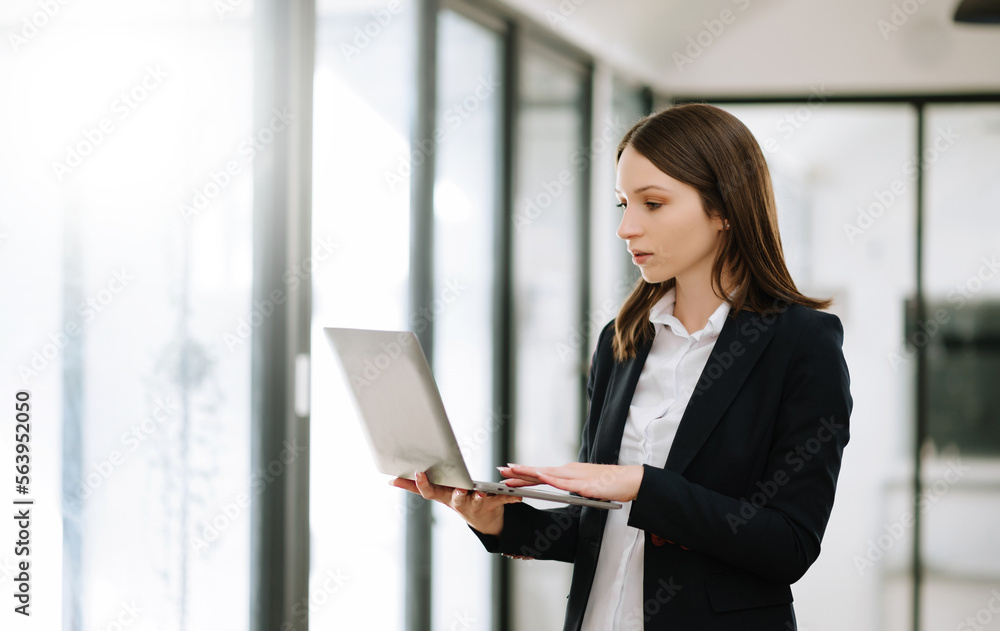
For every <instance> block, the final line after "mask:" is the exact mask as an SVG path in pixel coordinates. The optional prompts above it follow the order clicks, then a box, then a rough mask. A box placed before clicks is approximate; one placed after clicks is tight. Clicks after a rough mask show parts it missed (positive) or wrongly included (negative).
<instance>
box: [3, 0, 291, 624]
mask: <svg viewBox="0 0 1000 631" xmlns="http://www.w3.org/2000/svg"><path fill="white" fill-rule="evenodd" d="M44 4H45V6H44V7H43V6H41V5H37V4H25V3H19V7H21V9H19V10H18V12H14V11H11V12H7V11H5V12H4V16H3V22H4V24H3V26H4V28H3V31H4V32H5V33H22V27H23V26H24V24H25V23H26V22H27V21H28V20H29V19H34V20H35V22H34V23H35V25H36V26H37V28H35V29H28V30H27V31H24V32H26V33H28V37H26V38H25V39H24V41H23V42H20V43H19V50H18V51H16V52H17V55H16V56H12V55H9V54H7V55H3V56H2V57H0V80H2V81H3V84H4V85H6V86H14V88H12V89H8V90H7V92H6V94H5V96H4V98H3V99H2V100H0V118H2V119H3V120H4V121H7V122H8V123H11V122H13V121H16V124H5V125H3V126H2V127H0V144H2V146H3V147H4V151H3V152H0V206H2V207H3V208H4V211H3V214H2V218H0V233H3V235H4V236H3V237H0V260H2V261H3V263H2V264H0V279H2V280H0V284H2V286H3V287H4V288H5V290H6V291H7V292H14V293H9V295H16V296H17V299H16V300H5V301H3V303H2V305H0V320H2V321H3V323H4V330H5V335H3V336H0V354H2V356H3V357H4V358H10V359H12V360H13V361H14V365H15V366H16V367H18V368H17V370H18V372H16V373H12V375H11V376H9V377H5V378H4V383H5V387H4V388H3V392H5V393H13V392H14V391H15V390H17V389H22V388H23V389H27V390H30V391H31V396H32V401H33V403H34V410H35V413H34V426H33V432H32V444H33V446H34V449H35V450H36V452H35V454H36V456H37V460H36V461H35V466H36V468H35V470H34V476H33V478H32V488H31V490H30V494H31V495H32V496H33V497H34V499H35V500H36V510H37V513H36V515H37V516H38V520H37V521H36V522H34V523H33V525H32V536H33V538H35V539H36V541H37V542H40V543H45V544H48V545H41V544H40V543H39V545H36V546H34V547H33V548H32V559H31V561H32V567H33V570H34V571H33V576H34V577H35V580H36V581H42V583H39V584H38V585H45V591H44V592H42V593H44V596H43V597H42V599H41V600H38V599H37V598H38V596H36V600H34V602H33V603H32V604H33V607H32V620H34V621H35V622H36V623H37V626H38V628H46V629H57V628H60V627H62V628H67V629H97V628H102V629H103V628H105V627H107V626H108V625H109V624H111V625H114V624H117V622H116V620H117V621H121V620H124V619H132V620H133V621H135V622H136V625H137V627H136V628H138V627H140V626H141V627H148V628H152V627H153V626H156V625H160V626H162V627H165V628H174V629H194V628H199V629H201V628H204V629H212V628H238V629H240V628H247V627H248V624H249V619H248V616H249V611H250V605H249V581H248V580H245V577H247V576H248V575H249V555H248V553H247V550H248V549H249V545H250V543H249V500H250V497H251V495H252V493H253V479H254V478H253V475H252V474H251V472H250V462H249V458H250V433H249V428H250V409H249V405H250V392H249V383H250V342H249V332H250V327H252V322H253V320H254V318H255V317H261V316H260V315H259V314H255V312H254V307H253V305H251V298H250V292H251V271H252V265H251V263H252V261H251V252H252V248H251V192H252V175H251V174H252V162H251V160H252V155H253V153H252V150H251V149H250V147H251V146H252V144H250V143H251V140H250V139H251V138H256V139H258V140H259V136H258V135H257V132H258V130H255V129H254V128H253V127H252V113H253V108H252V70H253V65H252V64H253V61H252V60H253V56H254V55H253V49H252V34H253V28H252V23H251V18H250V16H251V14H252V11H251V9H252V3H246V4H245V5H244V6H242V7H240V8H239V9H237V10H234V11H232V12H230V13H227V14H225V15H221V16H220V15H218V14H217V13H216V12H215V11H214V10H213V9H212V6H211V5H210V4H208V3H203V4H200V5H196V4H191V3H175V2H167V1H156V2H143V3H124V4H123V3H114V4H113V6H109V5H108V4H107V3H97V4H94V3H81V4H78V5H72V6H68V5H67V6H62V4H61V3H44ZM5 8H6V7H5ZM43 8H44V9H45V10H46V11H49V9H51V10H52V11H55V12H56V13H55V14H53V15H50V16H49V19H46V20H44V21H42V20H38V19H37V17H33V16H38V15H41V16H43V17H44V16H45V15H46V14H45V13H43V11H42V9H43ZM20 10H23V11H24V13H23V14H21V13H20V12H19V11H20ZM22 20H24V21H22ZM40 22H41V23H40ZM6 39H7V38H5V40H6ZM123 51H127V52H125V53H123ZM281 124H282V123H281V122H280V121H278V122H277V123H276V125H278V126H280V125H281ZM268 133H280V132H272V131H271V130H268ZM255 150H257V151H267V150H268V148H267V146H266V143H258V144H257V146H256V149H255ZM12 332H16V334H11V333H12ZM22 367H23V370H21V368H22ZM14 375H16V377H14ZM60 511H61V513H62V515H61V517H62V523H61V524H60V523H59V521H58V520H59V513H60ZM53 544H54V545H53ZM60 544H61V545H60ZM60 555H61V560H60ZM11 560H13V557H11ZM60 574H62V618H61V619H60V607H58V606H53V605H52V603H51V602H49V603H48V604H47V605H46V604H44V603H45V602H46V599H47V598H59V587H58V583H56V582H54V580H55V579H54V577H57V576H59V575H60ZM43 577H48V578H43ZM233 577H237V578H239V577H244V580H233ZM133 603H134V606H135V607H136V608H139V609H141V610H142V611H141V612H136V613H135V614H133V613H132V612H130V610H129V608H130V607H132V605H133ZM133 615H135V616H137V617H132V616H133Z"/></svg>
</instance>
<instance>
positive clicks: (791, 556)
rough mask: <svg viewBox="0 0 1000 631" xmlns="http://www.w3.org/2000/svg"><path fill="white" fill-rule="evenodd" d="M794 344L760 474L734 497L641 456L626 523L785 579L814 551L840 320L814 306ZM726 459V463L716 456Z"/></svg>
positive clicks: (841, 415)
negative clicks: (639, 476)
mask: <svg viewBox="0 0 1000 631" xmlns="http://www.w3.org/2000/svg"><path fill="white" fill-rule="evenodd" d="M814 314H816V316H815V317H812V318H809V319H808V320H807V322H806V324H805V325H804V326H803V328H802V332H801V334H800V336H799V339H798V341H797V342H796V345H795V348H794V350H793V352H792V356H791V363H790V365H789V368H788V372H787V375H786V377H785V385H784V391H783V393H782V398H781V403H780V406H779V412H778V416H777V418H776V420H775V428H774V436H773V440H772V442H771V445H770V451H769V453H768V454H767V458H766V461H765V462H766V464H765V467H764V474H763V476H762V478H761V479H760V480H758V481H754V485H753V490H754V492H752V493H748V496H749V497H750V499H749V500H747V499H737V498H733V497H730V496H728V495H724V494H721V493H718V492H716V491H712V490H709V489H707V488H705V487H703V486H700V485H698V484H695V483H692V482H690V481H688V480H687V479H685V478H684V477H682V476H681V475H680V474H678V473H676V472H673V471H668V470H665V469H662V468H657V467H651V466H649V465H643V467H644V469H645V470H644V471H643V478H642V482H641V484H640V487H639V491H638V494H637V496H636V499H635V500H633V502H632V508H631V511H630V515H629V520H628V524H629V525H630V526H633V527H635V528H640V529H642V530H648V531H651V532H653V533H656V534H657V535H659V536H662V537H664V538H666V539H668V540H670V541H672V542H675V543H677V544H679V545H682V546H684V547H687V548H689V549H690V550H693V551H698V552H702V553H704V554H708V555H711V556H713V557H715V558H717V559H719V560H722V561H724V562H726V563H729V564H731V565H733V566H736V567H740V568H742V569H745V570H748V571H750V572H753V573H755V574H757V575H759V576H762V577H764V578H767V579H770V580H774V581H780V582H783V583H787V584H791V583H794V582H795V581H797V580H798V579H799V578H800V577H802V575H803V574H805V571H806V570H807V569H808V568H809V566H810V565H812V563H813V561H815V560H816V558H817V556H818V555H819V551H820V541H821V540H822V538H823V533H824V531H825V529H826V524H827V521H828V520H829V517H830V512H831V510H832V508H833V500H834V492H835V490H836V486H837V477H838V475H839V473H840V464H841V458H842V455H843V450H844V446H845V445H846V444H847V442H848V438H849V430H848V425H849V423H848V421H849V417H850V414H851V410H852V407H853V399H852V397H851V393H850V377H849V374H848V370H847V363H846V361H845V359H844V355H843V351H842V345H843V338H844V329H843V326H842V324H841V322H840V319H839V318H838V317H837V316H835V315H833V314H829V313H824V312H820V311H815V312H814ZM719 466H722V467H724V466H725V463H719Z"/></svg>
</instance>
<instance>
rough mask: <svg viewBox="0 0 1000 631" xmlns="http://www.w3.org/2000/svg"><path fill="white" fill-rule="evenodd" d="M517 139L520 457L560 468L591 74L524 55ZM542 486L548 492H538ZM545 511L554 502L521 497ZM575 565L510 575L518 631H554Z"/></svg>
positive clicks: (572, 442)
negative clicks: (586, 103)
mask: <svg viewBox="0 0 1000 631" xmlns="http://www.w3.org/2000/svg"><path fill="white" fill-rule="evenodd" d="M520 72H521V85H520V101H519V110H518V117H519V118H518V129H517V136H516V147H517V149H516V151H517V158H516V166H515V194H514V208H513V209H512V211H513V217H512V220H513V222H514V303H515V313H514V323H515V338H516V342H515V343H516V355H515V357H516V371H517V374H516V380H515V383H516V395H515V396H516V404H515V409H516V419H517V431H516V432H515V441H514V443H515V444H514V452H515V455H514V458H515V461H516V462H521V463H524V464H539V465H559V464H563V463H566V462H573V461H575V460H576V458H577V455H578V452H579V448H580V426H581V420H580V419H581V414H582V413H583V411H582V410H581V409H580V407H581V406H580V399H581V380H580V364H579V361H578V359H579V355H580V351H579V350H578V349H579V344H576V345H575V346H574V345H573V344H572V339H573V334H574V332H579V331H580V328H581V323H582V322H583V319H582V316H583V314H582V313H581V311H582V310H581V308H580V301H581V294H580V288H581V279H582V278H585V276H586V271H585V262H584V261H581V260H580V255H579V252H580V244H581V242H582V240H583V239H584V235H583V234H582V221H581V217H582V214H583V213H584V212H587V210H586V209H583V208H582V207H581V195H580V191H581V190H583V189H582V187H583V186H587V185H588V184H587V183H588V182H589V180H588V170H587V169H586V168H584V166H583V165H582V164H581V156H583V155H586V152H587V151H588V148H587V147H586V146H585V144H584V142H583V136H582V131H583V129H584V125H585V124H589V121H584V119H583V112H584V111H585V110H584V108H583V107H582V104H583V99H585V98H586V97H587V95H586V92H585V85H586V83H585V79H586V74H585V72H584V70H583V68H579V67H576V66H574V65H571V64H570V63H569V62H567V61H566V60H564V59H562V58H560V57H556V56H555V55H553V54H552V53H550V52H549V51H547V50H546V49H543V48H541V47H537V46H531V45H529V46H526V47H525V50H524V53H523V56H522V58H521V66H520ZM539 488H547V487H544V486H541V487H539ZM525 501H527V502H529V503H535V505H537V506H539V507H542V508H552V507H553V504H551V503H546V502H537V501H535V500H525ZM571 570H572V568H571V566H569V565H566V564H555V563H544V562H539V561H527V562H524V563H518V564H517V565H516V566H515V567H514V570H513V572H512V574H513V577H514V586H515V587H514V598H515V620H516V625H517V628H519V629H539V628H558V627H559V626H560V625H561V624H562V621H563V618H564V615H565V599H564V598H563V597H564V596H565V595H566V593H568V591H569V578H570V573H571Z"/></svg>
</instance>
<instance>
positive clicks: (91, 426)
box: [0, 0, 1000, 631]
mask: <svg viewBox="0 0 1000 631" xmlns="http://www.w3.org/2000/svg"><path fill="white" fill-rule="evenodd" d="M960 4H962V3H960V2H959V1H958V0H843V1H841V2H836V3H831V2H815V1H811V2H793V1H791V0H702V1H699V2H693V1H684V0H666V1H663V2H653V1H651V0H622V1H620V2H614V3H611V2H598V1H595V0H502V1H501V0H484V1H480V2H475V1H473V0H413V1H407V0H141V1H139V2H125V1H123V0H93V1H91V2H69V1H68V0H23V1H22V0H17V1H11V2H4V3H3V4H2V6H0V26H2V28H0V31H2V32H4V34H5V37H4V42H3V43H2V44H0V48H3V52H2V53H0V85H3V86H5V87H4V88H3V92H4V95H3V98H2V99H0V119H2V120H3V121H4V124H3V125H2V126H0V147H2V148H3V150H2V151H0V281H2V286H3V287H4V289H5V291H4V300H3V301H2V302H0V314H2V318H0V321H2V329H3V335H2V336H0V351H2V352H0V356H2V357H3V358H4V363H3V370H4V372H3V376H2V377H0V379H2V382H3V385H4V387H3V388H2V389H0V392H2V396H3V398H4V403H3V405H4V406H7V405H8V404H9V403H12V402H13V401H14V399H15V397H16V396H18V395H16V393H20V392H28V393H30V398H31V401H32V405H33V407H32V410H33V412H32V415H33V419H32V420H33V424H32V437H31V440H32V443H31V444H32V446H33V450H34V451H33V458H34V460H33V462H32V466H33V469H32V471H33V476H32V494H33V496H34V498H35V508H34V511H35V513H34V521H33V523H32V530H31V536H32V539H33V541H34V548H33V551H32V557H33V559H32V567H33V568H34V570H33V571H34V574H33V583H32V589H33V593H34V594H35V596H34V600H33V607H34V609H33V615H32V616H31V617H30V619H24V618H23V617H21V616H17V614H15V613H14V612H13V611H11V609H12V607H4V608H3V609H4V610H3V613H2V614H0V616H3V617H4V618H3V619H4V620H6V621H7V622H6V623H4V624H3V627H4V628H17V629H47V630H49V629H62V630H64V631H77V630H83V629H106V628H107V629H111V628H127V629H129V630H130V631H132V630H135V631H139V630H146V629H148V630H171V631H174V630H176V631H190V630H200V629H237V630H241V629H250V630H253V631H265V630H267V631H278V630H280V631H293V630H296V631H304V630H306V629H310V628H311V629H379V630H383V629H384V630H397V631H404V630H406V631H427V630H431V629H434V630H442V631H444V630H449V631H450V630H455V629H461V630H469V631H508V630H509V631H544V630H546V629H561V628H562V622H563V615H564V611H565V595H566V594H567V593H568V590H569V578H570V574H571V567H570V566H569V565H567V564H561V563H554V562H544V561H535V560H515V559H510V558H504V557H500V556H499V555H490V554H488V553H486V552H485V550H484V549H483V547H482V545H481V544H480V542H479V541H478V540H477V539H476V537H475V536H474V535H473V534H472V533H471V532H470V531H469V529H468V528H467V526H466V525H465V523H464V522H463V521H462V520H461V519H459V518H458V516H457V515H455V514H453V513H452V512H451V511H449V510H448V509H447V508H445V507H442V506H440V505H430V504H429V503H427V502H424V501H423V500H421V499H420V498H416V497H414V496H410V495H409V494H407V493H405V492H404V491H402V490H400V489H395V488H391V487H390V486H388V485H387V484H386V482H387V480H388V478H387V476H385V475H383V474H380V473H379V472H378V471H377V470H376V469H375V466H374V463H373V461H372V457H371V454H370V453H369V451H368V448H367V445H366V442H365V436H364V433H363V431H362V427H361V423H360V421H359V419H358V418H357V414H356V412H355V410H354V408H353V407H352V404H351V401H350V397H349V392H348V389H347V385H345V383H344V375H343V374H342V373H341V372H340V369H339V368H338V366H337V364H336V362H335V358H334V356H333V354H332V352H331V350H330V348H329V347H328V346H327V342H326V340H325V339H324V337H323V335H322V329H323V327H325V326H345V327H358V328H372V329H387V330H414V331H415V332H417V334H418V337H419V339H420V341H421V344H422V345H423V347H424V349H425V352H426V354H427V357H428V360H429V361H430V363H431V366H432V368H433V371H434V375H435V379H436V380H437V383H438V385H439V387H440V390H441V393H442V397H443V400H444V403H445V406H446V409H447V412H448V416H449V419H450V421H451V423H452V425H453V427H454V429H455V433H456V437H457V439H458V442H459V444H460V446H461V448H462V453H463V455H464V457H465V459H466V462H467V463H468V464H469V468H470V471H471V473H472V476H473V478H474V479H486V480H499V476H498V475H497V473H496V470H495V466H497V465H501V464H505V463H507V462H521V463H527V464H539V465H556V464H562V463H565V462H570V461H573V460H575V458H576V455H577V450H578V446H579V440H580V431H581V426H582V422H583V418H584V415H585V413H586V410H587V394H586V378H587V372H588V367H589V362H590V359H591V354H592V353H593V350H594V347H595V342H596V336H597V334H598V332H599V331H600V329H601V328H602V327H603V326H604V325H605V324H606V323H607V322H608V321H610V320H611V319H612V318H614V317H615V315H616V313H617V309H618V307H619V306H620V304H621V302H622V300H623V298H624V297H625V295H626V294H627V293H628V291H629V290H630V288H631V287H632V285H633V283H634V282H635V281H636V279H637V278H638V274H637V271H636V269H635V267H634V265H633V264H632V263H631V260H630V259H629V257H628V253H627V252H626V249H625V247H624V243H623V242H622V241H621V240H620V239H618V237H617V236H616V234H615V231H616V228H617V225H618V221H619V220H620V210H619V209H617V208H616V207H615V205H616V203H617V201H616V200H615V196H614V191H613V189H614V178H615V151H616V148H617V145H618V142H619V140H620V139H621V137H622V135H623V134H624V132H625V131H626V130H628V128H629V127H630V126H631V125H632V124H634V123H635V122H636V121H638V120H639V119H640V118H641V117H643V116H645V115H647V114H649V113H651V112H655V111H658V110H660V109H662V108H664V107H669V106H671V105H673V104H677V103H684V102H707V103H712V104H715V105H718V106H719V107H723V108H724V109H726V110H728V111H730V112H732V113H733V114H735V115H736V116H737V117H738V118H740V120H742V121H743V122H744V123H746V125H747V126H748V127H749V128H750V129H751V131H752V132H753V133H754V134H755V136H756V137H757V139H758V142H759V143H760V145H761V147H762V149H763V151H764V154H765V156H766V157H767V161H768V166H769V169H770V170H771V174H772V178H773V182H774V186H775V191H776V197H777V207H778V214H779V226H780V230H781V237H782V244H783V248H784V253H785V257H786V261H787V263H788V267H789V270H790V272H791V274H792V277H793V278H794V280H795V281H796V283H797V286H798V288H799V289H800V291H802V293H804V294H806V295H810V296H822V297H832V298H833V299H834V302H833V305H832V306H831V307H830V309H829V311H830V312H832V313H835V314H836V315H837V316H839V317H840V319H841V321H842V322H843V325H844V330H845V337H844V354H845V357H846V359H847V362H848V366H849V369H850V373H851V382H852V383H851V390H852V395H853V397H854V411H853V414H852V418H851V441H850V443H849V445H848V446H847V448H846V450H845V455H844V462H843V469H842V472H841V475H840V480H839V485H838V494H837V499H836V503H835V505H834V508H833V513H832V516H831V519H830V522H829V526H828V528H827V531H826V534H825V538H824V541H823V550H822V553H821V555H820V557H819V559H818V560H817V561H816V563H815V564H814V565H813V566H812V567H811V568H810V570H809V571H808V572H807V574H806V575H805V577H804V578H803V579H802V580H800V581H799V582H798V583H796V584H794V585H793V586H792V591H793V594H794V599H795V601H794V606H795V611H796V616H797V619H798V625H799V629H802V630H808V631H841V630H844V629H851V630H852V631H875V630H891V631H904V630H912V631H938V630H942V631H950V630H952V629H955V630H965V629H1000V542H998V539H997V537H996V536H995V533H996V526H997V524H998V523H1000V459H998V456H1000V412H998V410H1000V394H998V393H1000V390H998V388H997V383H998V379H1000V354H998V352H997V351H998V349H1000V273H998V272H1000V267H998V266H1000V212H998V211H1000V64H998V63H997V60H998V59H1000V24H998V23H997V21H998V20H1000V17H998V16H1000V13H998V10H997V7H996V5H995V3H994V4H993V6H992V8H991V7H990V6H989V5H990V4H991V3H989V2H973V3H970V4H973V5H977V6H976V7H973V9H974V11H973V13H971V14H968V15H966V16H965V17H964V18H963V19H957V18H956V12H958V11H959V8H960V7H959V5H960ZM984 6H985V8H983V7H984ZM970 10H972V9H970ZM977 11H978V13H977ZM990 11H992V13H990ZM9 416H10V418H9V419H4V422H8V421H9V422H11V424H13V420H14V417H13V412H11V413H10V415H9ZM0 445H2V448H0V452H2V453H3V454H4V459H5V460H6V459H7V458H8V457H9V458H10V459H11V465H13V460H12V458H13V456H12V455H11V454H13V453H14V450H15V446H14V445H15V441H14V436H13V432H12V431H5V432H3V433H2V435H0ZM4 466H5V467H6V466H7V465H6V464H5V465H4ZM720 466H725V465H724V463H720ZM526 501H529V502H532V503H536V505H537V506H539V507H548V506H550V505H549V504H546V503H544V502H537V501H536V500H526ZM4 528H5V530H4V531H3V532H4V533H7V532H8V530H6V529H9V534H10V536H6V534H5V536H4V548H3V551H0V585H2V587H0V591H2V592H4V593H7V592H9V591H10V590H11V589H16V585H17V583H16V581H15V579H16V576H17V566H16V564H17V562H18V558H17V557H16V556H15V555H14V550H13V549H12V548H11V547H10V546H7V545H6V543H7V541H8V540H11V539H12V537H14V536H15V532H14V527H13V525H12V524H8V526H5V527H4ZM9 625H21V626H9ZM116 625H117V626H116Z"/></svg>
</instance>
